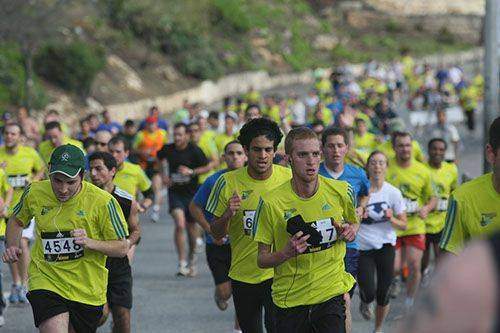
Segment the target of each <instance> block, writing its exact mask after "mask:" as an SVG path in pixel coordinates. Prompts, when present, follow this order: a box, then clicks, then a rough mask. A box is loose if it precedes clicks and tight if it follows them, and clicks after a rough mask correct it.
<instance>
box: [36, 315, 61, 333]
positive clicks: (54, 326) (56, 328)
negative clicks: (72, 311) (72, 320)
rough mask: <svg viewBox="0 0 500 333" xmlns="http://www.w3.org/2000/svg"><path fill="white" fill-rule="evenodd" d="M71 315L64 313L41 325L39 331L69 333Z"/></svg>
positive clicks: (44, 332) (41, 332) (42, 332)
mask: <svg viewBox="0 0 500 333" xmlns="http://www.w3.org/2000/svg"><path fill="white" fill-rule="evenodd" d="M68 328H69V313H68V312H64V313H60V314H58V315H55V316H54V317H51V318H49V319H47V320H44V321H42V322H41V323H40V326H39V327H38V330H39V332H40V333H68Z"/></svg>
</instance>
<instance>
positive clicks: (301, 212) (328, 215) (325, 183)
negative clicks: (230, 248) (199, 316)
mask: <svg viewBox="0 0 500 333" xmlns="http://www.w3.org/2000/svg"><path fill="white" fill-rule="evenodd" d="M285 149H286V154H287V158H288V161H289V162H290V165H291V168H292V174H293V177H292V179H291V181H286V182H285V183H283V184H282V185H280V186H278V187H277V188H275V189H273V190H271V191H269V192H267V193H264V194H262V199H261V200H260V202H259V205H258V208H257V212H256V213H255V221H254V222H255V223H254V226H253V230H254V231H255V241H257V242H259V253H258V259H257V263H258V265H259V267H261V268H274V279H273V289H272V290H273V291H272V297H273V302H274V304H275V305H276V328H277V329H276V331H277V332H332V333H333V332H335V333H338V332H346V318H345V311H346V309H345V301H344V296H343V295H344V294H345V293H348V292H349V290H350V289H352V287H353V285H354V282H355V280H354V278H353V277H352V275H351V274H349V273H348V272H346V271H345V269H344V257H345V249H346V247H345V241H352V240H354V237H355V235H356V230H357V229H358V228H357V227H355V226H354V225H353V224H357V223H358V221H357V217H356V212H355V198H354V193H353V190H352V188H351V186H350V185H349V184H347V183H346V182H340V181H336V180H331V179H327V178H325V177H319V176H318V172H319V165H320V160H321V148H320V141H319V140H318V138H317V136H316V134H315V133H314V132H313V131H312V130H311V129H308V128H306V127H300V128H297V129H294V130H292V131H291V132H290V133H289V134H288V135H287V137H286V140H285Z"/></svg>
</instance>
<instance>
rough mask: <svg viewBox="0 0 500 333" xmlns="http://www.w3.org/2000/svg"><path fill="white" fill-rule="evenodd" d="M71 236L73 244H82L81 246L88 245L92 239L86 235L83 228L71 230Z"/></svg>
mask: <svg viewBox="0 0 500 333" xmlns="http://www.w3.org/2000/svg"><path fill="white" fill-rule="evenodd" d="M71 237H73V238H75V244H78V245H82V246H83V247H89V245H90V244H91V242H92V239H90V238H88V237H87V232H86V231H85V229H75V230H73V231H71Z"/></svg>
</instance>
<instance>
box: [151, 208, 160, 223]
mask: <svg viewBox="0 0 500 333" xmlns="http://www.w3.org/2000/svg"><path fill="white" fill-rule="evenodd" d="M158 221H160V211H159V210H158V211H156V210H153V211H152V212H151V222H153V223H156V222H158Z"/></svg>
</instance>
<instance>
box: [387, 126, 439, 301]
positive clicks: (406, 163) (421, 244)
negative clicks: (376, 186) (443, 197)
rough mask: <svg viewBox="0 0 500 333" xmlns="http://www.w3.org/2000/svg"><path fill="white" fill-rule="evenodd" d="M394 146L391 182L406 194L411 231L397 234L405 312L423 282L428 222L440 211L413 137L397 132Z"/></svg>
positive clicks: (397, 267) (397, 261) (397, 264)
mask: <svg viewBox="0 0 500 333" xmlns="http://www.w3.org/2000/svg"><path fill="white" fill-rule="evenodd" d="M392 142H393V148H394V151H395V153H396V158H395V159H394V160H390V161H389V169H388V171H387V181H388V182H389V183H390V184H392V185H394V186H396V187H397V188H399V190H400V191H401V193H402V194H403V197H404V199H405V204H406V214H407V215H408V227H407V229H406V230H405V231H399V230H398V231H397V235H398V239H397V242H396V257H395V262H394V271H395V274H396V276H399V275H400V273H401V268H402V267H403V265H404V264H405V263H406V264H407V265H408V268H409V276H408V278H407V281H406V286H407V290H406V299H405V308H406V310H409V309H410V308H411V306H412V305H413V302H414V298H415V295H416V293H417V290H418V286H419V284H420V279H421V262H422V255H423V253H424V251H425V219H427V217H428V215H429V213H430V212H431V211H432V210H433V209H434V208H435V207H436V204H437V198H436V196H435V193H434V190H433V187H432V180H431V174H430V171H429V169H428V168H427V167H426V166H425V165H424V164H422V163H420V162H417V161H416V160H415V159H413V156H412V138H411V136H410V134H409V133H404V132H396V133H395V134H394V135H393V137H392ZM396 283H397V282H396Z"/></svg>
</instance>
